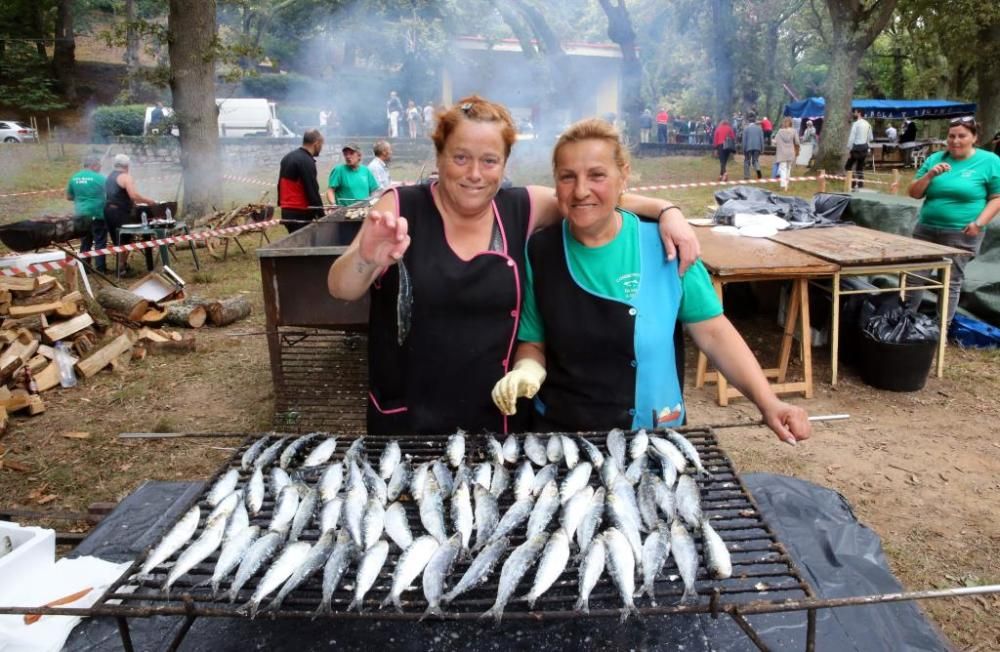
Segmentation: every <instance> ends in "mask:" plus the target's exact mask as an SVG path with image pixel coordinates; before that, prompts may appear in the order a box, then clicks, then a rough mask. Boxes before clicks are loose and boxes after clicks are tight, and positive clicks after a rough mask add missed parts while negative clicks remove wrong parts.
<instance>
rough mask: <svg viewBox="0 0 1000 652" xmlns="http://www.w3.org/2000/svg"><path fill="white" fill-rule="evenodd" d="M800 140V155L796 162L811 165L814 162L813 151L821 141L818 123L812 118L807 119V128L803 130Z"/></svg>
mask: <svg viewBox="0 0 1000 652" xmlns="http://www.w3.org/2000/svg"><path fill="white" fill-rule="evenodd" d="M799 142H800V143H801V145H800V147H799V157H798V159H797V160H796V161H795V162H796V163H798V164H799V165H809V164H810V163H812V157H813V152H815V151H816V145H817V144H818V142H819V137H818V136H817V135H816V125H814V124H813V121H812V120H806V128H805V131H803V132H802V137H801V138H799Z"/></svg>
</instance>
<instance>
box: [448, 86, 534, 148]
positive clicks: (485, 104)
mask: <svg viewBox="0 0 1000 652" xmlns="http://www.w3.org/2000/svg"><path fill="white" fill-rule="evenodd" d="M436 117H437V126H436V128H435V129H434V133H433V134H431V140H432V141H434V149H436V150H437V153H438V154H441V153H442V152H444V146H445V143H447V142H448V138H449V137H451V134H452V133H453V132H454V131H455V129H457V128H458V124H459V123H460V122H461V121H462V120H472V121H474V122H495V123H497V124H498V125H500V137H501V138H502V139H503V145H504V158H510V150H511V148H512V147H513V146H514V141H515V140H516V138H517V127H516V126H515V124H514V118H512V117H511V115H510V111H508V110H507V108H506V107H505V106H504V105H502V104H497V103H496V102H490V101H489V100H487V99H485V98H483V97H480V96H479V95H469V96H468V97H463V98H462V99H460V100H459V101H458V102H457V103H455V105H454V106H452V107H451V108H450V109H447V110H446V111H439V112H438V114H437V116H436Z"/></svg>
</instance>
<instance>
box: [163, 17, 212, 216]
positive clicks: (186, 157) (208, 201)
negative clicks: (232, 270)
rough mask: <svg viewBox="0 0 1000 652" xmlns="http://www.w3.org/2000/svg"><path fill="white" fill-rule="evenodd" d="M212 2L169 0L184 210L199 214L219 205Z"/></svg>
mask: <svg viewBox="0 0 1000 652" xmlns="http://www.w3.org/2000/svg"><path fill="white" fill-rule="evenodd" d="M215 6H216V5H215V0H170V14H169V18H168V28H167V31H168V35H169V52H170V90H171V91H172V92H173V98H174V107H173V108H174V113H175V115H176V116H177V123H178V128H179V130H180V141H181V168H182V169H183V173H184V210H185V212H186V213H187V214H190V215H202V214H205V213H209V212H211V211H212V207H213V206H219V205H221V203H222V192H221V188H222V178H221V176H220V167H221V166H220V162H219V127H218V110H217V109H216V106H215V59H214V57H213V56H212V48H213V46H214V45H215V38H216V26H215V25H216V23H215V20H216V18H215Z"/></svg>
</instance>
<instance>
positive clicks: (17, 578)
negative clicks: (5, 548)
mask: <svg viewBox="0 0 1000 652" xmlns="http://www.w3.org/2000/svg"><path fill="white" fill-rule="evenodd" d="M4 536H8V537H10V540H11V542H12V543H13V544H14V550H13V551H11V552H10V553H8V554H6V555H4V556H3V557H0V604H7V605H11V604H17V595H18V587H19V586H22V585H23V584H25V583H28V582H32V581H34V578H35V577H37V576H38V575H39V574H40V573H42V572H43V571H47V570H48V569H49V567H50V566H52V565H53V564H54V563H55V561H56V532H55V530H47V529H45V528H40V527H34V526H25V527H22V526H20V525H18V524H17V523H11V522H10V521H0V537H4Z"/></svg>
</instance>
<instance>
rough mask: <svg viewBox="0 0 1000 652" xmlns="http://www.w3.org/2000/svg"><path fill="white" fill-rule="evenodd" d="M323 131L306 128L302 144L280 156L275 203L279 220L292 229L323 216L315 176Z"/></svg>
mask: <svg viewBox="0 0 1000 652" xmlns="http://www.w3.org/2000/svg"><path fill="white" fill-rule="evenodd" d="M323 142H324V141H323V134H322V133H320V131H319V130H318V129H308V130H306V132H305V133H304V134H302V145H301V146H300V147H298V148H296V149H294V150H292V151H291V152H289V153H288V154H285V156H284V157H283V158H282V159H281V167H280V169H279V172H278V207H279V208H280V209H281V223H282V224H284V225H285V229H287V230H288V232H289V233H295V232H296V231H298V230H299V229H301V228H302V227H304V226H306V225H307V224H308V223H309V222H312V221H314V220H317V219H319V218H320V217H322V216H323V198H322V197H321V196H320V194H319V182H318V181H317V180H316V157H317V156H319V155H320V152H322V151H323Z"/></svg>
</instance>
